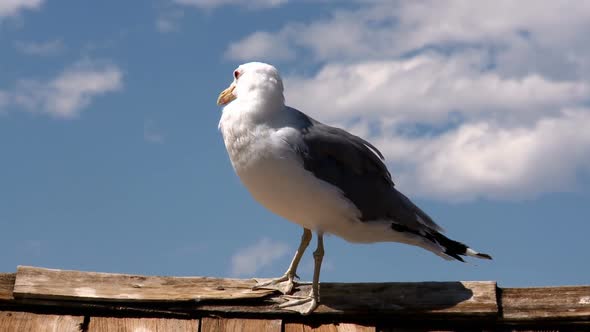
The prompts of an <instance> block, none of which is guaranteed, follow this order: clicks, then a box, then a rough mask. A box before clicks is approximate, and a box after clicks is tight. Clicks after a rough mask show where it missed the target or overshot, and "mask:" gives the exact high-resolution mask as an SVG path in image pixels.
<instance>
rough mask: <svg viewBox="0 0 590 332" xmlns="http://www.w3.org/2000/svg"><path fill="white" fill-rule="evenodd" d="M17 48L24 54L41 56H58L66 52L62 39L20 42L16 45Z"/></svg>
mask: <svg viewBox="0 0 590 332" xmlns="http://www.w3.org/2000/svg"><path fill="white" fill-rule="evenodd" d="M15 47H16V49H17V50H19V51H20V52H22V53H24V54H27V55H40V56H50V55H57V54H60V53H62V52H63V51H64V50H65V45H64V43H63V41H61V40H60V39H56V40H48V41H44V42H32V41H28V42H25V41H18V42H16V43H15Z"/></svg>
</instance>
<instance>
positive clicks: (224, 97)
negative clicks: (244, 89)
mask: <svg viewBox="0 0 590 332" xmlns="http://www.w3.org/2000/svg"><path fill="white" fill-rule="evenodd" d="M235 88H236V86H235V84H232V85H230V86H229V88H227V89H225V90H223V91H221V93H220V94H219V97H218V98H217V105H220V106H221V105H227V104H229V103H230V102H231V101H232V100H234V99H236V96H234V94H233V92H234V89H235Z"/></svg>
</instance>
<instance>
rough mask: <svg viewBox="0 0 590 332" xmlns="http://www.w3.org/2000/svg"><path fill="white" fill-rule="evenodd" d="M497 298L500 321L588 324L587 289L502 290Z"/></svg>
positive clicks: (589, 303)
mask: <svg viewBox="0 0 590 332" xmlns="http://www.w3.org/2000/svg"><path fill="white" fill-rule="evenodd" d="M501 294H502V297H501V299H502V300H501V301H502V308H503V319H504V320H508V321H523V320H525V321H535V320H554V321H559V320H566V321H567V320H574V319H581V318H582V319H585V320H587V321H589V322H590V286H560V287H531V288H504V289H503V290H502V292H501Z"/></svg>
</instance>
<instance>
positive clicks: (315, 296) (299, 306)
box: [279, 232, 324, 315]
mask: <svg viewBox="0 0 590 332" xmlns="http://www.w3.org/2000/svg"><path fill="white" fill-rule="evenodd" d="M323 258H324V234H323V233H322V232H318V246H317V248H316V250H315V251H314V252H313V260H314V268H313V283H312V285H311V292H310V293H309V295H308V296H305V297H296V296H293V297H290V298H291V300H288V301H287V302H285V303H282V304H280V305H279V308H285V309H287V310H292V311H297V312H299V313H301V314H303V315H308V314H310V313H312V312H313V311H314V310H315V308H317V307H318V304H319V302H320V270H321V269H322V260H323Z"/></svg>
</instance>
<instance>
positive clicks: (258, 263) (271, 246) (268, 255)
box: [231, 238, 288, 276]
mask: <svg viewBox="0 0 590 332" xmlns="http://www.w3.org/2000/svg"><path fill="white" fill-rule="evenodd" d="M287 250H288V246H287V245H286V244H284V243H281V242H276V241H273V240H270V239H268V238H262V239H261V240H260V241H258V243H256V244H254V245H252V246H250V247H246V248H242V249H240V250H238V252H236V253H235V254H234V255H233V257H232V259H231V273H232V274H233V275H235V276H244V275H247V276H252V275H254V274H255V273H256V272H257V271H259V270H260V269H262V268H263V267H265V266H268V265H270V264H272V262H274V261H275V260H277V259H279V258H281V257H283V256H284V255H285V254H287Z"/></svg>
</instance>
